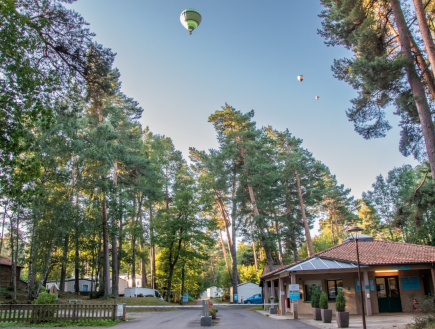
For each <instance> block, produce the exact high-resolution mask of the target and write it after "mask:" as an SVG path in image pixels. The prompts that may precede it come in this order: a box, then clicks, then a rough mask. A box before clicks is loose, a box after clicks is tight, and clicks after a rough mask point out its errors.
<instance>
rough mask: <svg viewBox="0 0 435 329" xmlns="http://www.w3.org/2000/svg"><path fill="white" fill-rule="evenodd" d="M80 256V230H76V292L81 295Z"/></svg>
mask: <svg viewBox="0 0 435 329" xmlns="http://www.w3.org/2000/svg"><path fill="white" fill-rule="evenodd" d="M79 257H80V254H79V230H78V227H77V228H76V236H75V257H74V292H75V293H76V294H77V295H79V294H80V259H79Z"/></svg>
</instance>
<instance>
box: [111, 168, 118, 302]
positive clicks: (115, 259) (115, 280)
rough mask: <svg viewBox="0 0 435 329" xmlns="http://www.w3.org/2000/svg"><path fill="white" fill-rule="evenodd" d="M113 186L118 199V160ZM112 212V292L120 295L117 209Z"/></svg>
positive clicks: (114, 171)
mask: <svg viewBox="0 0 435 329" xmlns="http://www.w3.org/2000/svg"><path fill="white" fill-rule="evenodd" d="M113 186H114V188H115V195H114V197H113V200H116V199H117V198H116V191H117V186H118V162H116V161H115V163H114V164H113ZM112 212H113V214H112V232H113V233H112V294H113V295H115V296H118V295H119V266H118V234H117V232H116V230H115V227H117V220H116V214H117V209H116V207H115V209H113V211H112Z"/></svg>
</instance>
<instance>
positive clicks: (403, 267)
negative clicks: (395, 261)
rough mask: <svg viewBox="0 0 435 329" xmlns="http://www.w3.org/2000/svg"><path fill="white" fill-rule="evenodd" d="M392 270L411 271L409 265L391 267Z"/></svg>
mask: <svg viewBox="0 0 435 329" xmlns="http://www.w3.org/2000/svg"><path fill="white" fill-rule="evenodd" d="M390 270H409V265H391V266H390Z"/></svg>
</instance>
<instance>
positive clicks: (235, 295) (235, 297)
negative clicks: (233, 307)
mask: <svg viewBox="0 0 435 329" xmlns="http://www.w3.org/2000/svg"><path fill="white" fill-rule="evenodd" d="M238 297H239V296H237V294H234V301H235V302H237V301H238Z"/></svg>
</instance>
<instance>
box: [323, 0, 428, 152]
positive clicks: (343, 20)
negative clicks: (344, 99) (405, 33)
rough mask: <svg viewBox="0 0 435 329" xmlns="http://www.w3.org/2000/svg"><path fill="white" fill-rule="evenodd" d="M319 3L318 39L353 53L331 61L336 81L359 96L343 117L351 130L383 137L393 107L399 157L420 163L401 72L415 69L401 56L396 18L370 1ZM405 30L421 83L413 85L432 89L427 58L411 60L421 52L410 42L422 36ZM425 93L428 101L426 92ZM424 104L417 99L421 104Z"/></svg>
mask: <svg viewBox="0 0 435 329" xmlns="http://www.w3.org/2000/svg"><path fill="white" fill-rule="evenodd" d="M321 2H322V4H323V6H324V7H325V9H324V10H323V11H322V13H321V14H320V15H319V16H320V17H321V18H322V19H323V21H322V29H321V30H320V31H319V34H320V35H321V36H322V37H323V38H324V39H325V40H326V42H325V43H326V44H327V45H332V46H335V45H342V46H344V47H345V48H347V49H349V50H351V51H352V52H353V53H354V56H352V57H350V58H343V59H336V60H334V64H333V68H332V70H333V73H334V76H335V77H336V78H337V79H339V80H343V81H345V82H347V83H348V84H349V85H350V86H352V87H353V88H354V89H355V90H357V91H358V96H357V97H356V98H354V99H352V100H351V103H352V108H351V109H349V110H348V111H347V113H346V114H347V116H348V118H349V120H350V121H352V122H353V123H354V127H355V131H356V132H357V133H359V134H360V135H362V136H363V137H364V138H366V139H370V138H379V137H385V135H386V133H387V132H388V131H389V130H390V129H391V128H392V127H391V125H390V124H389V122H388V120H387V119H386V111H387V110H388V109H390V108H391V105H394V106H396V108H397V111H396V112H395V113H394V114H396V115H399V116H400V117H401V122H400V124H399V126H400V127H401V128H402V131H401V140H400V147H399V149H400V151H401V152H402V154H403V155H404V156H408V155H411V154H412V155H414V157H415V158H417V159H420V160H421V159H424V158H425V157H426V154H425V153H426V152H425V147H424V141H423V138H422V126H421V125H420V120H419V114H418V111H417V107H416V102H415V98H414V97H413V95H412V92H411V90H410V87H409V83H408V82H407V81H406V80H407V77H406V75H405V68H406V67H408V68H409V67H410V66H411V65H412V69H413V70H414V63H410V60H409V59H407V58H406V57H405V56H403V53H402V52H401V50H402V46H403V45H402V44H401V43H400V40H399V37H398V36H397V29H398V27H397V20H396V17H395V15H397V14H398V13H395V12H393V10H392V8H391V5H390V2H389V1H376V2H371V3H370V4H368V5H367V6H366V5H365V4H363V3H362V2H361V1H341V0H321ZM402 7H404V8H403V13H404V15H405V20H407V21H410V20H412V19H413V17H414V16H412V15H413V14H412V10H409V9H408V8H407V7H405V6H404V5H402ZM429 25H430V24H429ZM409 30H410V33H409V37H410V38H411V42H412V43H413V49H412V52H413V53H414V56H415V58H414V60H412V62H414V61H415V62H418V65H416V66H417V69H418V71H419V72H418V73H417V74H418V75H420V77H421V80H422V81H421V82H420V81H414V82H413V84H414V86H415V85H416V84H422V85H426V84H427V83H431V84H433V78H432V77H431V73H429V72H424V71H426V67H425V65H426V64H425V62H426V61H427V59H425V58H418V59H417V55H416V54H420V52H421V51H422V50H421V48H423V45H422V44H421V43H419V42H418V41H415V40H420V39H421V32H420V30H419V29H418V28H414V26H412V24H410V26H409ZM406 46H409V45H406ZM424 73H427V75H425V74H424ZM427 94H428V96H429V97H430V96H431V98H432V97H433V95H430V92H429V91H427ZM429 97H428V98H429ZM425 101H427V100H426V99H424V100H423V99H420V102H425ZM420 104H421V103H420ZM423 129H424V127H423ZM430 129H432V128H430Z"/></svg>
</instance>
